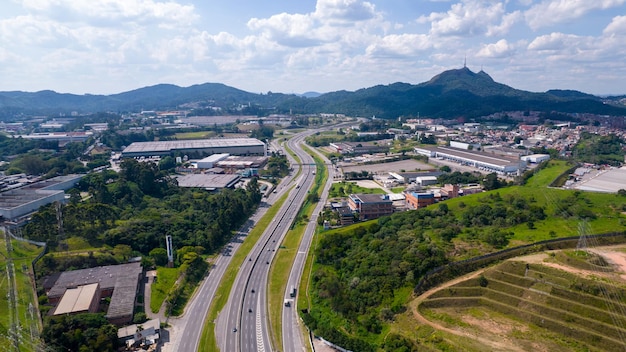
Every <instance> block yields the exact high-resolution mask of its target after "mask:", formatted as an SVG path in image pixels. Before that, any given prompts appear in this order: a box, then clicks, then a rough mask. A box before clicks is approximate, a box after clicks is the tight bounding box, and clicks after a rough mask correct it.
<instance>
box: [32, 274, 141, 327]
mask: <svg viewBox="0 0 626 352" xmlns="http://www.w3.org/2000/svg"><path fill="white" fill-rule="evenodd" d="M142 272H143V269H142V267H141V263H138V262H137V263H128V264H120V265H107V266H99V267H95V268H90V269H81V270H72V271H65V272H62V273H61V274H60V275H58V278H56V280H54V278H52V279H51V280H49V281H47V282H46V283H45V284H44V288H45V289H46V291H47V292H46V293H47V296H48V301H49V302H50V303H51V304H54V305H56V308H55V313H54V314H62V313H61V312H65V313H79V312H84V311H85V309H84V307H85V306H86V305H87V302H88V303H89V305H91V304H92V303H93V301H94V300H95V298H94V296H96V295H97V296H99V297H102V298H105V297H111V302H110V303H109V308H108V310H107V313H106V315H105V317H106V318H107V320H108V321H109V322H111V323H112V324H118V325H121V324H126V323H128V322H130V321H132V320H133V312H134V308H135V299H136V296H137V290H138V284H139V281H140V279H141V274H142ZM52 281H53V282H52ZM93 284H97V288H98V289H97V290H94V289H93V287H94V286H93ZM78 288H81V290H77V289H78ZM83 291H84V292H83ZM96 301H97V302H98V303H99V302H100V299H97V300H96ZM90 309H93V308H88V309H87V311H91V310H90ZM96 310H97V309H96Z"/></svg>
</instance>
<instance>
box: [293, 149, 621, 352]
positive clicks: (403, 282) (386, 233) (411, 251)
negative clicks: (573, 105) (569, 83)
mask: <svg viewBox="0 0 626 352" xmlns="http://www.w3.org/2000/svg"><path fill="white" fill-rule="evenodd" d="M571 167H572V165H568V164H567V163H565V162H560V161H551V162H550V163H549V164H548V165H547V167H545V168H544V169H543V170H541V171H540V172H538V173H537V174H536V175H535V176H533V177H532V178H531V179H529V180H528V182H527V184H526V185H524V186H514V187H509V188H504V189H498V190H496V191H490V192H484V193H479V194H475V195H470V196H464V197H461V198H456V199H452V200H449V201H446V202H443V203H439V204H435V205H433V206H431V207H428V208H425V209H420V210H416V211H408V212H403V213H397V214H394V215H392V216H389V217H383V218H380V219H378V220H374V221H370V222H366V223H361V224H356V225H352V226H349V227H345V228H342V229H338V230H332V231H327V232H324V233H322V234H321V235H320V236H321V238H320V240H319V245H318V246H317V248H316V249H315V265H314V269H313V273H312V278H311V285H312V294H311V300H312V303H313V304H312V307H313V308H312V309H311V310H310V311H309V312H307V313H305V314H304V315H303V318H304V320H305V322H306V323H307V325H308V326H309V327H311V328H312V329H313V330H314V331H315V332H316V333H318V334H320V335H321V336H324V337H325V338H327V339H329V340H331V341H333V342H336V343H337V344H339V345H341V346H342V347H344V348H348V349H352V350H358V351H375V350H378V349H381V350H389V351H391V350H394V351H395V350H396V349H397V348H398V346H399V345H403V346H405V347H406V348H408V350H413V347H415V346H417V345H418V344H420V339H418V338H417V337H415V336H414V337H412V338H411V334H408V335H407V333H408V332H407V331H396V328H393V329H392V325H393V324H392V323H393V322H394V321H396V320H397V319H399V318H398V317H399V314H401V313H403V312H404V311H405V310H406V304H407V303H408V302H409V301H410V299H411V295H412V289H413V287H414V286H415V285H416V283H417V282H418V281H419V279H420V278H421V277H422V276H423V275H424V274H425V273H426V272H427V271H429V270H431V269H433V268H435V267H437V266H440V265H442V264H445V263H448V262H453V261H458V260H462V259H467V258H471V257H474V256H477V255H482V254H485V253H489V252H495V251H497V250H499V249H503V248H509V247H513V246H516V245H521V244H527V243H533V242H536V241H540V240H546V239H551V238H558V237H569V236H576V234H577V233H578V226H579V224H580V222H581V221H584V223H585V224H587V227H586V228H587V229H589V230H588V231H589V234H592V233H594V234H595V233H607V232H614V231H623V230H624V224H625V223H626V217H625V216H624V214H623V212H624V211H626V197H620V196H615V195H611V194H596V193H582V192H578V191H573V190H562V189H552V188H548V184H550V183H551V182H552V181H553V180H554V179H556V178H557V177H558V176H559V175H560V174H561V173H563V172H564V171H566V170H567V169H569V168H571ZM392 330H393V331H394V334H395V333H396V332H397V333H398V336H397V339H396V338H395V337H394V338H393V339H392V340H393V344H391V345H390V344H389V340H385V336H387V334H388V333H390V332H391V331H392ZM394 336H396V335H394ZM422 342H423V341H422Z"/></svg>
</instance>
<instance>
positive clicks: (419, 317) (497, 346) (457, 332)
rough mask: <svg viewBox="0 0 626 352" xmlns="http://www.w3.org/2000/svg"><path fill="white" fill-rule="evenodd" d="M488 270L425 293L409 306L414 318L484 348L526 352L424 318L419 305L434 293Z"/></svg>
mask: <svg viewBox="0 0 626 352" xmlns="http://www.w3.org/2000/svg"><path fill="white" fill-rule="evenodd" d="M485 270H486V268H483V269H480V270H477V271H474V272H472V273H469V274H466V275H463V276H460V277H457V278H456V279H453V280H451V281H448V282H446V283H444V284H442V285H440V286H437V287H434V288H431V289H430V290H428V291H426V292H424V293H423V294H421V295H420V296H418V297H417V298H416V299H414V300H413V301H412V302H411V303H410V304H409V306H410V307H411V311H412V312H413V316H414V317H415V318H416V319H417V321H418V322H419V323H420V324H424V325H429V326H431V327H433V328H434V329H436V330H439V331H444V332H447V333H449V334H452V335H457V336H463V337H467V338H470V339H472V340H474V341H478V342H480V343H481V344H483V345H484V346H489V347H491V348H493V349H494V350H500V351H519V352H524V350H523V349H521V348H519V347H518V346H515V345H513V344H511V343H508V342H507V340H506V339H502V338H500V339H494V338H493V337H492V338H489V337H485V336H481V335H480V334H479V332H470V331H466V330H461V329H452V328H448V327H446V326H444V325H442V324H440V323H438V322H435V321H430V320H428V319H427V318H426V317H425V316H423V315H422V314H421V313H420V311H419V309H418V307H419V305H420V304H421V303H422V302H423V301H424V300H426V299H427V298H428V297H430V296H431V295H432V294H433V293H435V292H437V291H439V290H443V289H445V288H448V287H450V286H453V285H456V284H458V283H460V282H462V281H465V280H469V279H472V278H475V277H477V276H478V275H480V274H482V273H483V272H484V271H485Z"/></svg>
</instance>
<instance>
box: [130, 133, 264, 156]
mask: <svg viewBox="0 0 626 352" xmlns="http://www.w3.org/2000/svg"><path fill="white" fill-rule="evenodd" d="M265 148H266V147H265V143H263V142H261V141H260V140H258V139H256V138H215V139H190V140H180V141H156V142H135V143H132V144H131V145H129V146H128V147H126V148H125V149H124V150H123V151H122V158H141V157H144V158H149V157H153V156H165V155H170V154H172V153H175V152H179V153H185V154H198V155H204V156H206V155H211V154H222V153H228V154H231V155H265V152H266V149H265Z"/></svg>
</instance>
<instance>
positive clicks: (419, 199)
mask: <svg viewBox="0 0 626 352" xmlns="http://www.w3.org/2000/svg"><path fill="white" fill-rule="evenodd" d="M405 201H406V207H407V209H419V208H424V207H427V206H429V205H431V204H435V195H434V194H433V193H417V192H407V193H406V198H405Z"/></svg>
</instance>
